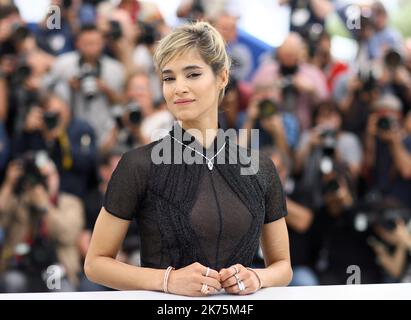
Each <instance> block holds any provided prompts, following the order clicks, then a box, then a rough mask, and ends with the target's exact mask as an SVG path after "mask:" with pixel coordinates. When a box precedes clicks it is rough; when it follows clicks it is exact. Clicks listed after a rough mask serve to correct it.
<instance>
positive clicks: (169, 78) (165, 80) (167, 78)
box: [163, 77, 174, 82]
mask: <svg viewBox="0 0 411 320" xmlns="http://www.w3.org/2000/svg"><path fill="white" fill-rule="evenodd" d="M172 80H174V78H172V77H166V78H163V81H164V82H167V81H172Z"/></svg>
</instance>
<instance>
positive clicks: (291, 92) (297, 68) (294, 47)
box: [253, 33, 328, 130]
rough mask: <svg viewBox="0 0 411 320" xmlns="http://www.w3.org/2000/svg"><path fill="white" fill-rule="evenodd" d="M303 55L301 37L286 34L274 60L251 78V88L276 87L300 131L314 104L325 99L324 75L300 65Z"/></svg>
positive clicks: (309, 121) (307, 119)
mask: <svg viewBox="0 0 411 320" xmlns="http://www.w3.org/2000/svg"><path fill="white" fill-rule="evenodd" d="M304 52H305V46H304V42H303V40H302V38H301V37H300V36H299V35H298V34H296V33H290V34H289V35H288V36H287V38H286V39H285V40H284V42H283V44H282V45H281V46H280V47H279V48H278V49H277V52H276V56H275V59H274V58H273V59H269V60H266V61H263V62H262V64H261V65H260V67H259V68H258V70H257V72H256V74H255V76H254V79H253V86H254V87H257V86H260V87H261V86H264V85H267V84H268V85H271V84H274V83H275V84H276V85H279V87H280V89H281V90H280V95H281V98H280V101H281V104H282V105H283V106H284V108H285V109H286V110H287V111H288V112H292V113H293V114H295V115H296V117H297V118H298V121H299V123H300V126H301V128H302V129H303V130H305V129H308V128H309V127H310V126H311V113H312V110H313V109H314V104H315V103H317V102H318V101H320V100H323V99H325V98H327V96H328V89H327V83H326V79H325V76H324V74H323V73H322V72H321V70H319V69H318V68H317V67H315V66H314V65H311V64H307V63H305V62H304Z"/></svg>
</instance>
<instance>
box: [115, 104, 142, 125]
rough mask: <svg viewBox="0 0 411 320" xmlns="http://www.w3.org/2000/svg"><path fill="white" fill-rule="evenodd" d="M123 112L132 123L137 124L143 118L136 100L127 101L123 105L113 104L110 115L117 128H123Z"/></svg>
mask: <svg viewBox="0 0 411 320" xmlns="http://www.w3.org/2000/svg"><path fill="white" fill-rule="evenodd" d="M124 113H128V121H129V122H130V123H131V124H133V125H138V124H140V123H141V121H142V120H143V115H142V113H141V107H140V106H139V105H138V104H137V103H136V102H129V103H128V104H126V105H125V106H115V107H113V108H112V115H113V118H114V120H115V121H116V125H117V127H118V128H119V129H122V128H124V123H123V116H124Z"/></svg>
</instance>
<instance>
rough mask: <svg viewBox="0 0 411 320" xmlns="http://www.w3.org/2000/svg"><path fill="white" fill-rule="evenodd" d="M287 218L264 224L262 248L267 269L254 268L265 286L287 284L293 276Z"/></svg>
mask: <svg viewBox="0 0 411 320" xmlns="http://www.w3.org/2000/svg"><path fill="white" fill-rule="evenodd" d="M289 248H290V246H289V242H288V231H287V226H286V223H285V218H281V219H279V220H276V221H273V222H271V223H267V224H265V225H264V226H263V233H262V235H261V249H262V251H263V255H264V262H265V265H266V268H265V269H254V270H255V271H256V272H257V273H258V275H259V276H260V278H261V281H262V283H263V286H264V287H274V286H287V285H288V284H289V283H290V282H291V279H292V277H293V271H292V269H291V260H290V249H289Z"/></svg>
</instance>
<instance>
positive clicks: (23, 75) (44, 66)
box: [0, 7, 54, 135]
mask: <svg viewBox="0 0 411 320" xmlns="http://www.w3.org/2000/svg"><path fill="white" fill-rule="evenodd" d="M4 14H5V16H4V17H2V16H0V25H1V26H0V28H1V29H3V31H4V34H3V36H6V35H7V37H5V38H4V39H3V41H4V42H3V43H1V46H0V47H1V49H0V73H1V74H2V76H1V77H2V78H3V79H4V81H5V84H4V85H5V86H6V88H5V91H3V92H1V95H2V96H3V97H2V98H1V99H2V100H3V99H4V100H5V103H6V105H7V106H6V109H7V112H5V113H4V116H5V122H6V126H7V132H8V133H9V134H10V135H15V134H17V133H18V132H19V131H21V129H22V127H23V122H24V118H25V116H26V114H27V112H28V110H29V109H30V108H31V106H32V104H33V103H35V101H36V96H37V91H38V90H39V88H40V87H41V85H42V79H43V77H44V75H45V74H46V73H47V71H48V70H49V69H50V67H51V65H52V63H53V61H54V58H53V57H52V56H51V55H49V54H47V53H46V52H44V51H43V50H41V49H40V48H39V47H38V46H37V44H36V41H35V38H34V35H33V34H32V32H31V31H30V29H29V28H28V27H27V25H26V24H25V23H24V22H23V21H22V20H21V17H20V15H19V13H18V10H17V9H16V8H14V7H6V8H5V9H4ZM3 111H5V110H3Z"/></svg>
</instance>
